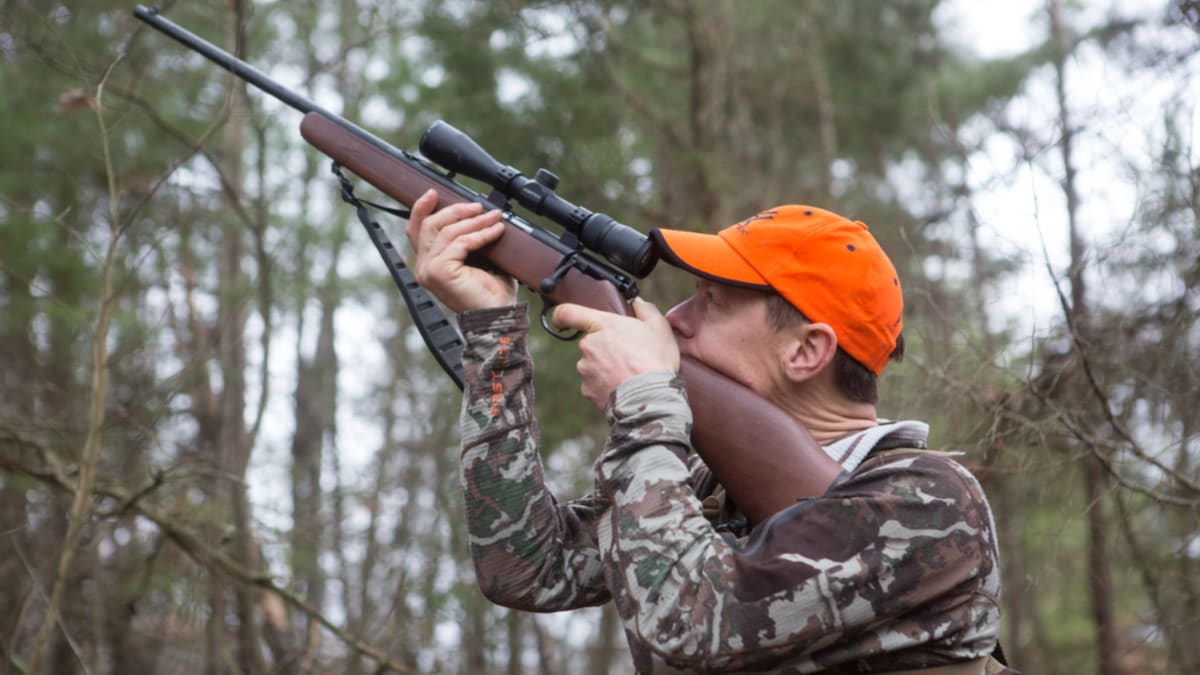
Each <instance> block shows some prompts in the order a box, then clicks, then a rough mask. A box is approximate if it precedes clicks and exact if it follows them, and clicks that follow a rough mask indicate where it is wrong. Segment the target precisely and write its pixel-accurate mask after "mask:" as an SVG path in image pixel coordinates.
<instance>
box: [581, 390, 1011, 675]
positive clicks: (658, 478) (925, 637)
mask: <svg viewBox="0 0 1200 675" xmlns="http://www.w3.org/2000/svg"><path fill="white" fill-rule="evenodd" d="M609 418H610V420H609V421H610V423H611V424H612V433H611V436H610V438H609V444H608V446H607V447H606V449H605V452H604V454H603V455H602V457H601V458H600V461H599V462H597V465H596V492H597V494H598V495H600V496H601V498H602V499H604V500H605V501H606V502H608V503H610V504H611V509H610V510H609V511H608V512H606V513H605V514H604V518H603V520H602V521H601V522H600V523H599V528H598V537H599V544H600V548H601V551H602V556H603V562H604V565H605V576H606V578H607V579H608V580H609V582H608V583H609V588H610V589H611V592H612V595H613V599H614V601H615V603H616V605H617V608H618V610H619V613H620V615H621V619H622V622H623V624H624V626H625V630H626V635H627V637H628V640H629V643H630V647H631V650H632V653H633V656H634V664H635V666H636V668H637V670H638V672H640V673H655V672H676V670H677V669H678V670H686V671H689V672H691V671H703V672H722V671H742V670H761V669H769V668H779V667H782V666H786V667H787V668H788V672H817V671H820V670H823V669H826V668H829V667H834V666H837V665H838V664H847V663H851V662H858V663H865V664H871V665H870V666H869V667H870V672H875V671H876V670H895V669H901V668H920V667H929V666H938V665H944V664H948V663H952V662H955V661H964V660H969V659H973V658H978V657H982V656H985V655H986V654H987V653H989V652H990V650H991V649H992V647H993V646H994V642H995V636H996V630H997V626H998V610H997V602H998V593H999V572H998V569H997V566H996V564H995V561H996V554H995V541H994V538H993V534H992V532H993V527H992V524H991V517H990V512H989V511H988V510H987V507H986V502H985V501H984V500H983V495H982V492H981V491H979V489H978V483H976V482H975V481H974V480H973V479H971V478H970V475H969V474H967V473H966V472H965V470H962V472H961V473H960V472H959V471H958V470H957V469H955V468H953V467H954V466H957V464H955V463H954V462H952V460H948V459H945V458H943V457H941V456H936V457H927V456H924V455H921V456H913V457H910V458H898V459H892V460H891V461H890V462H888V463H886V464H884V465H882V466H875V465H874V464H871V465H870V466H868V464H870V462H868V463H867V464H864V468H862V469H860V470H859V471H856V472H855V473H854V474H852V475H850V477H849V478H847V479H845V480H843V482H841V483H840V484H838V485H836V486H835V487H834V488H832V489H831V490H830V492H829V493H827V494H826V495H825V496H823V497H821V498H818V499H810V500H805V501H804V502H801V503H799V504H797V505H796V506H794V507H792V508H790V509H787V510H786V511H783V512H781V513H779V514H776V515H775V516H774V517H772V518H771V519H770V520H768V521H766V522H764V523H762V524H760V525H759V526H758V527H756V528H755V530H754V532H753V533H752V534H751V536H750V538H749V539H748V540H747V541H746V542H744V545H738V544H736V543H731V542H729V541H728V540H726V539H724V538H722V537H720V536H719V535H717V534H716V533H715V531H714V530H713V528H712V526H711V524H710V523H709V522H707V521H706V520H705V518H704V517H703V516H702V515H701V513H700V506H699V503H698V502H697V501H696V499H695V498H694V496H693V495H692V493H691V491H690V489H689V488H688V486H687V479H688V475H689V474H688V469H687V466H686V465H685V462H684V457H685V454H686V452H687V448H688V442H689V438H690V434H689V425H690V420H691V413H690V411H689V409H688V406H687V399H686V395H685V392H684V389H683V385H682V383H681V381H680V380H679V379H678V378H677V377H671V376H670V374H669V373H655V374H647V375H641V376H638V377H636V378H633V379H631V380H630V381H628V382H626V383H625V384H623V385H622V386H621V387H619V388H618V390H617V392H616V393H615V395H614V397H613V399H612V400H611V401H610V407H609ZM750 438H752V437H748V440H749V439H750ZM926 454H929V453H926ZM952 465H953V466H952ZM856 672H857V671H856Z"/></svg>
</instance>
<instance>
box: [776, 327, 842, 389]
mask: <svg viewBox="0 0 1200 675" xmlns="http://www.w3.org/2000/svg"><path fill="white" fill-rule="evenodd" d="M837 346H838V345H837V334H836V333H834V332H833V328H831V327H830V326H829V324H825V323H803V324H801V325H798V326H796V327H795V330H794V331H793V332H792V334H791V335H790V336H789V337H788V338H787V340H786V341H785V342H784V351H783V370H784V373H785V374H786V375H787V378H788V379H789V380H791V381H792V382H804V381H807V380H810V379H812V378H813V377H815V376H816V375H817V374H818V373H820V372H821V371H823V370H825V367H826V366H828V365H829V363H830V362H831V361H833V357H834V355H835V354H837Z"/></svg>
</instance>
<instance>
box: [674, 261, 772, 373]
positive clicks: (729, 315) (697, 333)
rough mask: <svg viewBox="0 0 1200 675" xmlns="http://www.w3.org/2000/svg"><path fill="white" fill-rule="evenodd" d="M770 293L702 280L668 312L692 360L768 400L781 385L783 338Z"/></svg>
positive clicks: (684, 349)
mask: <svg viewBox="0 0 1200 675" xmlns="http://www.w3.org/2000/svg"><path fill="white" fill-rule="evenodd" d="M767 297H768V296H767V294H766V293H762V292H759V291H753V290H750V289H744V288H738V287H736V286H726V285H724V284H717V283H713V282H711V281H706V280H703V279H701V280H699V281H698V282H697V283H696V293H695V295H693V296H692V297H690V298H688V299H687V300H685V301H683V302H682V303H680V304H679V305H676V306H675V307H674V308H672V309H671V311H670V312H667V321H668V322H670V324H671V328H672V330H674V332H675V341H676V342H677V343H678V344H679V351H680V353H681V354H683V355H684V356H690V357H692V358H695V359H697V360H699V361H700V362H702V363H704V364H705V365H707V366H708V367H710V368H712V369H714V370H717V371H718V372H721V373H723V374H725V375H727V376H729V377H731V378H733V379H734V380H736V381H738V382H740V383H741V384H743V385H745V386H746V387H749V388H750V389H751V390H753V391H754V392H755V393H757V394H759V395H761V396H767V395H768V394H770V393H771V391H772V389H773V388H774V387H776V386H778V385H779V384H780V383H779V377H780V373H779V364H778V363H777V360H776V359H777V350H778V346H779V345H778V338H779V336H778V335H777V334H776V332H775V331H774V330H773V329H772V328H771V326H770V324H769V322H768V319H767Z"/></svg>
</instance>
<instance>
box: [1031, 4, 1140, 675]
mask: <svg viewBox="0 0 1200 675" xmlns="http://www.w3.org/2000/svg"><path fill="white" fill-rule="evenodd" d="M1049 12H1050V32H1051V41H1052V43H1053V46H1054V52H1053V53H1054V70H1055V74H1056V78H1055V93H1056V96H1057V99H1058V112H1059V134H1060V141H1059V148H1060V150H1061V153H1062V163H1063V182H1062V188H1063V192H1064V193H1065V195H1066V201H1067V226H1068V228H1069V236H1070V248H1071V267H1070V270H1069V272H1068V277H1069V279H1070V282H1071V307H1070V309H1069V316H1068V317H1067V318H1068V320H1069V323H1070V325H1071V329H1072V331H1073V332H1074V333H1075V339H1076V348H1077V349H1078V348H1079V345H1080V344H1086V337H1087V336H1088V323H1089V319H1090V317H1089V315H1088V307H1087V288H1086V284H1085V278H1084V269H1085V267H1086V262H1087V261H1086V259H1085V253H1084V246H1083V235H1082V232H1080V229H1079V223H1078V214H1079V192H1078V188H1077V186H1076V174H1075V166H1074V157H1073V153H1072V149H1073V144H1074V128H1073V127H1072V123H1071V118H1070V109H1069V107H1068V105H1067V93H1066V63H1067V55H1068V54H1067V44H1068V37H1067V33H1066V31H1067V28H1066V26H1065V24H1064V17H1063V4H1062V0H1051V2H1050V5H1049ZM1070 384H1072V385H1073V386H1071V387H1069V388H1068V389H1069V390H1070V391H1071V395H1072V396H1077V398H1076V400H1077V401H1084V400H1087V397H1086V394H1085V386H1086V384H1085V383H1084V382H1083V380H1082V377H1081V373H1078V372H1077V373H1073V377H1072V378H1071V383H1070ZM1083 423H1084V424H1087V422H1086V421H1084V422H1083ZM1097 451H1098V452H1103V450H1097ZM1083 463H1084V467H1083V468H1084V470H1083V476H1084V494H1085V495H1086V496H1087V507H1088V556H1087V570H1088V571H1087V580H1088V590H1089V597H1090V599H1091V611H1092V622H1093V624H1094V625H1095V636H1096V655H1097V660H1098V668H1097V672H1098V673H1099V675H1119V674H1120V673H1122V672H1123V670H1122V668H1121V666H1120V663H1119V660H1118V656H1119V654H1120V639H1119V638H1120V636H1119V634H1118V631H1117V626H1116V623H1115V620H1114V614H1113V588H1112V571H1111V569H1110V557H1109V552H1108V539H1107V534H1108V531H1109V522H1108V514H1107V511H1106V509H1105V504H1106V499H1107V496H1106V492H1107V489H1106V488H1107V474H1106V470H1105V468H1104V467H1103V466H1102V465H1101V464H1100V461H1099V460H1098V459H1097V458H1096V457H1095V456H1094V455H1093V454H1092V452H1091V449H1088V452H1087V453H1086V454H1085V455H1084V458H1083Z"/></svg>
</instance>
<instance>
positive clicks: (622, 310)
mask: <svg viewBox="0 0 1200 675" xmlns="http://www.w3.org/2000/svg"><path fill="white" fill-rule="evenodd" d="M300 132H301V135H302V136H303V137H304V139H305V140H306V141H308V142H309V143H310V144H312V145H313V146H314V147H316V148H317V149H318V150H320V151H321V152H323V153H325V154H326V155H328V156H329V157H331V158H332V159H333V160H334V161H336V162H338V163H339V164H341V165H343V166H345V167H346V168H347V169H349V170H350V171H352V172H354V174H356V175H357V176H359V177H360V178H362V179H363V180H366V181H367V182H368V183H370V184H371V185H374V186H375V187H376V188H378V189H379V190H380V191H381V192H383V193H384V194H386V195H388V196H390V197H391V198H393V199H395V200H397V201H399V202H400V203H402V204H404V205H406V206H411V205H412V203H413V202H415V201H416V200H417V198H418V197H420V196H421V195H422V194H424V193H425V191H426V190H428V189H430V188H433V189H435V190H437V193H438V205H437V208H439V209H440V208H443V207H445V206H448V205H450V204H456V203H459V202H464V201H470V198H469V197H467V196H465V195H464V194H461V193H460V192H458V191H456V190H454V189H453V188H452V187H451V186H448V185H445V184H443V183H442V182H440V181H437V180H431V178H430V176H429V175H427V174H426V173H425V172H423V171H422V170H420V169H419V168H418V167H416V166H413V165H410V164H409V163H407V162H405V161H402V159H401V158H398V157H396V156H394V155H393V154H392V153H389V152H387V151H385V150H384V149H382V148H380V147H378V146H377V145H376V144H374V143H371V142H370V141H368V140H367V139H364V138H361V137H359V136H357V135H356V134H354V133H352V132H351V131H350V130H348V129H347V128H346V127H345V126H344V125H342V124H340V123H338V122H337V121H336V120H333V119H330V118H329V117H327V116H326V115H324V114H322V113H319V112H310V113H308V114H306V115H305V116H304V120H303V122H302V123H301V125H300ZM535 234H536V233H531V232H527V231H526V230H525V229H523V228H522V227H519V226H518V225H517V224H514V222H512V221H509V220H506V221H505V232H504V234H503V235H502V236H501V237H500V239H499V240H497V241H496V242H495V243H494V244H492V245H491V246H490V247H489V248H487V249H485V250H484V251H483V252H482V253H483V255H484V257H485V258H487V260H488V261H489V262H490V263H491V264H493V265H495V266H496V267H497V268H498V269H500V270H502V271H504V272H505V273H507V274H509V275H511V276H513V277H515V278H516V279H517V280H518V281H520V282H521V283H523V284H525V285H526V286H529V287H530V288H533V289H537V288H538V287H539V284H540V282H541V281H542V280H543V279H545V278H547V277H549V276H550V275H552V274H553V273H554V272H555V270H556V269H557V268H558V266H559V264H560V263H561V261H562V259H563V253H562V252H561V251H559V250H556V249H554V248H551V247H549V246H547V245H546V244H545V243H544V242H543V241H541V240H539V239H538V238H537V237H536V236H534V235H535ZM547 297H548V299H549V300H550V301H551V302H554V303H563V302H572V303H576V304H580V305H585V306H587V307H592V308H595V309H601V310H604V311H608V312H613V313H616V314H622V315H625V316H630V315H632V313H633V312H632V309H631V308H630V306H629V303H628V302H627V301H626V300H625V299H624V298H623V297H622V296H621V294H620V293H619V292H618V291H617V289H616V288H615V287H614V286H613V285H612V284H611V283H608V282H606V281H603V280H600V279H595V278H592V277H591V276H589V275H587V274H585V273H583V272H580V271H579V270H577V269H571V270H569V271H568V272H567V273H566V274H565V275H563V277H562V278H561V280H560V281H559V283H558V284H557V285H556V286H555V288H554V290H553V292H551V293H550V294H549V295H548V296H547ZM680 374H681V376H682V377H683V380H684V382H685V384H686V386H687V390H688V400H689V403H690V405H691V408H692V418H693V428H692V442H693V446H694V447H695V449H696V451H697V452H698V453H699V455H700V456H701V458H703V459H704V462H705V463H706V464H707V465H708V467H709V468H710V469H711V470H712V471H713V474H714V475H715V476H716V477H717V479H718V481H720V483H721V485H723V486H724V488H725V491H726V493H727V494H728V495H729V496H730V497H731V498H732V499H733V501H734V503H736V504H737V506H738V507H739V508H740V509H741V510H742V512H743V513H745V514H746V516H747V518H749V519H750V522H751V523H755V524H757V523H760V522H762V521H763V520H766V519H767V518H768V517H770V516H771V515H772V514H775V513H777V512H779V511H781V510H783V509H785V508H787V507H789V506H792V505H793V504H795V503H796V501H797V500H799V499H802V498H805V497H815V496H819V495H821V494H824V492H825V491H826V489H828V487H829V485H830V484H831V483H832V482H833V480H834V479H835V478H836V477H837V476H838V474H839V473H840V472H841V467H840V466H839V465H838V464H837V462H835V461H833V460H832V459H831V458H830V457H829V456H828V455H827V454H826V453H825V451H824V450H823V449H822V448H821V447H820V445H819V444H818V443H817V442H816V440H815V439H813V437H812V434H811V433H809V431H808V429H807V428H806V427H805V426H804V425H803V424H801V423H800V422H799V421H798V420H796V419H795V418H794V417H792V416H791V415H789V414H788V413H786V412H784V411H783V410H781V409H780V408H778V407H777V406H775V405H774V404H772V403H770V402H768V401H765V400H763V399H762V398H760V397H759V396H758V395H757V394H755V393H754V392H752V391H750V390H749V389H747V388H746V387H744V386H742V385H741V384H739V383H737V382H735V381H734V380H732V379H730V378H728V377H726V376H724V375H722V374H720V373H718V372H716V371H714V370H712V369H710V368H708V367H707V366H704V365H702V364H701V363H699V362H698V361H695V360H692V359H687V358H685V359H684V360H683V362H682V364H681V368H680Z"/></svg>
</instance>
